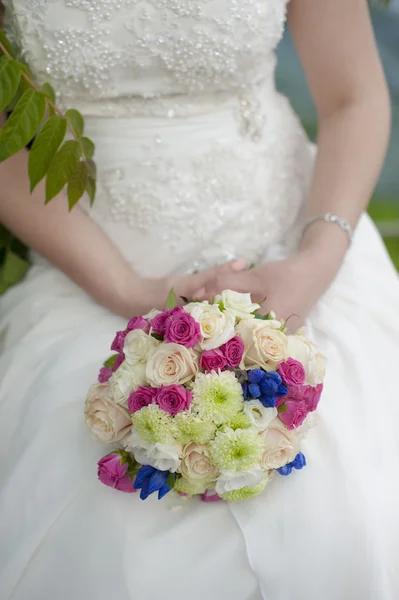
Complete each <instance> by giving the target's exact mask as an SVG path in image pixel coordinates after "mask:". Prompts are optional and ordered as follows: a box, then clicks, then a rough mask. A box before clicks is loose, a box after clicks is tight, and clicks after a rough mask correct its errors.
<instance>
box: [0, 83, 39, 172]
mask: <svg viewBox="0 0 399 600" xmlns="http://www.w3.org/2000/svg"><path fill="white" fill-rule="evenodd" d="M45 111H46V101H45V99H44V96H43V94H41V93H40V92H37V91H36V90H33V89H29V90H27V91H26V92H25V93H24V95H23V96H22V98H21V99H20V100H19V102H18V104H17V105H16V107H15V109H14V112H13V113H12V114H11V116H10V118H9V119H8V121H7V122H6V124H5V125H4V126H3V128H2V129H1V131H0V162H2V161H4V160H6V159H7V158H9V157H10V156H13V154H16V153H17V152H19V151H20V150H22V148H25V146H26V145H27V144H28V143H29V142H30V141H31V139H32V138H33V136H34V135H35V133H36V131H37V130H38V129H39V127H40V124H41V122H42V120H43V118H44V114H45Z"/></svg>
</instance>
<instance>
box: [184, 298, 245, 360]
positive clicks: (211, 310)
mask: <svg viewBox="0 0 399 600" xmlns="http://www.w3.org/2000/svg"><path fill="white" fill-rule="evenodd" d="M184 310H185V311H186V312H188V313H189V314H190V315H191V316H192V317H193V319H195V320H196V321H197V322H198V323H199V325H200V328H201V333H202V338H203V340H202V342H201V343H200V346H201V348H202V350H213V349H214V348H219V346H221V345H222V344H225V343H226V342H228V341H229V340H231V339H232V338H233V337H234V336H235V331H234V325H235V316H234V315H233V314H232V313H231V312H230V311H227V310H226V311H224V312H222V311H221V310H220V309H219V307H218V306H217V304H209V303H208V302H191V303H190V304H187V305H186V306H185V307H184Z"/></svg>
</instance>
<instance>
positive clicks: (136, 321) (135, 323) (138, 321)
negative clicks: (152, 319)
mask: <svg viewBox="0 0 399 600" xmlns="http://www.w3.org/2000/svg"><path fill="white" fill-rule="evenodd" d="M134 329H142V330H143V331H145V332H146V333H150V324H149V322H148V321H147V319H144V317H133V319H130V321H129V323H128V324H127V327H126V333H128V332H129V331H133V330H134Z"/></svg>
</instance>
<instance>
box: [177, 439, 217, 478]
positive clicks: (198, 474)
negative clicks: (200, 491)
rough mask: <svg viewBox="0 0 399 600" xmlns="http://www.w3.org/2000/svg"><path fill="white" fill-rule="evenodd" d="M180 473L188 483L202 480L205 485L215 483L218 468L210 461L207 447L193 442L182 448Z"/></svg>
mask: <svg viewBox="0 0 399 600" xmlns="http://www.w3.org/2000/svg"><path fill="white" fill-rule="evenodd" d="M180 472H181V474H182V475H183V477H185V478H186V479H188V480H189V481H193V480H203V481H206V482H207V483H210V482H211V481H215V480H216V477H217V476H218V474H219V470H218V468H217V467H216V466H215V465H214V464H213V463H212V461H211V459H210V451H209V449H208V448H207V446H203V445H200V444H195V443H194V442H192V443H191V444H187V446H185V447H184V448H183V454H182V462H181V465H180Z"/></svg>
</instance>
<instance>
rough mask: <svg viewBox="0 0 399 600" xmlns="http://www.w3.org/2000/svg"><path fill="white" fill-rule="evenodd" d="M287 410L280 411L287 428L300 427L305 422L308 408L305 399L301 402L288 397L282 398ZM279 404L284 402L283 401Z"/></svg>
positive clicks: (280, 416)
mask: <svg viewBox="0 0 399 600" xmlns="http://www.w3.org/2000/svg"><path fill="white" fill-rule="evenodd" d="M282 400H283V402H284V404H285V406H286V410H285V412H281V413H278V416H279V418H280V420H281V421H282V422H283V423H284V425H285V426H286V427H287V429H295V428H296V427H300V426H301V425H302V423H303V422H304V420H305V418H306V416H307V414H308V412H309V411H308V409H307V406H306V404H305V402H304V401H303V400H301V401H300V402H298V401H296V400H288V399H287V398H283V399H282ZM279 404H282V403H281V402H280V403H279Z"/></svg>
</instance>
